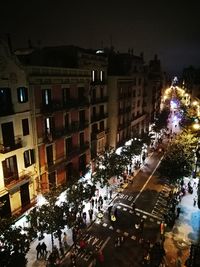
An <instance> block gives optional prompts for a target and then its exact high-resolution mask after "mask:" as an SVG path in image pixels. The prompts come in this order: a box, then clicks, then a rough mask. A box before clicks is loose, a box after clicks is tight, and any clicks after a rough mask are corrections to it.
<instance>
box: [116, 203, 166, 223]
mask: <svg viewBox="0 0 200 267" xmlns="http://www.w3.org/2000/svg"><path fill="white" fill-rule="evenodd" d="M119 204H120V205H121V206H125V207H127V208H131V209H132V207H131V206H130V205H126V204H124V203H121V202H120V203H119ZM157 209H158V208H157ZM158 210H159V209H158ZM135 211H136V215H137V216H140V215H141V213H142V214H144V215H147V216H150V217H153V218H154V219H157V220H162V219H161V218H160V217H159V216H155V215H153V214H152V213H149V212H147V211H144V210H140V209H138V208H136V209H135Z"/></svg>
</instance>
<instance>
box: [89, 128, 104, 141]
mask: <svg viewBox="0 0 200 267" xmlns="http://www.w3.org/2000/svg"><path fill="white" fill-rule="evenodd" d="M103 137H105V131H104V130H102V131H101V130H98V131H96V132H93V133H91V140H98V139H101V138H103Z"/></svg>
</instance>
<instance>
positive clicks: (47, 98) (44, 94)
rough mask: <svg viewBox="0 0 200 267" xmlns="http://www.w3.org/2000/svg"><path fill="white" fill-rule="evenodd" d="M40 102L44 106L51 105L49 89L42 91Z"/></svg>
mask: <svg viewBox="0 0 200 267" xmlns="http://www.w3.org/2000/svg"><path fill="white" fill-rule="evenodd" d="M42 102H43V104H44V105H50V104H51V89H43V90H42Z"/></svg>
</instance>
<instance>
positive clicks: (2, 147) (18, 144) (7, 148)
mask: <svg viewBox="0 0 200 267" xmlns="http://www.w3.org/2000/svg"><path fill="white" fill-rule="evenodd" d="M21 147H22V139H21V136H16V137H15V139H14V142H13V143H12V144H10V145H7V146H5V145H4V144H3V142H0V153H1V154H5V153H8V152H10V151H13V150H16V149H19V148H21Z"/></svg>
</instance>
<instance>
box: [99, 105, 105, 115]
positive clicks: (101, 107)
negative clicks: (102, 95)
mask: <svg viewBox="0 0 200 267" xmlns="http://www.w3.org/2000/svg"><path fill="white" fill-rule="evenodd" d="M99 112H100V114H101V115H104V105H101V106H100V110H99Z"/></svg>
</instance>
